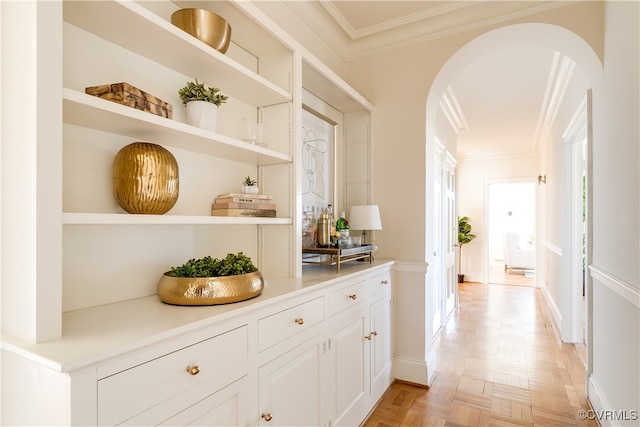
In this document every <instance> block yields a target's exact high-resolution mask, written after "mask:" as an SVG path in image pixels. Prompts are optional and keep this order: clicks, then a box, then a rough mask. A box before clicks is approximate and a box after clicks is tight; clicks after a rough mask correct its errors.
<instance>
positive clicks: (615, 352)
mask: <svg viewBox="0 0 640 427" xmlns="http://www.w3.org/2000/svg"><path fill="white" fill-rule="evenodd" d="M639 28H640V7H639V3H638V2H615V1H611V2H607V5H606V13H605V64H604V91H605V99H604V102H603V105H602V106H601V113H600V114H599V115H597V116H595V117H594V132H595V131H596V130H597V129H596V126H601V127H602V128H600V130H599V131H597V132H595V134H596V136H598V135H600V137H599V139H595V140H594V148H593V219H594V223H593V229H594V230H593V262H592V265H591V269H590V270H591V271H590V272H591V275H592V277H593V284H592V288H591V289H590V290H592V294H593V298H592V301H593V316H592V324H593V328H592V337H591V340H592V341H591V342H592V343H593V346H592V348H593V354H592V362H591V365H592V369H593V374H592V375H591V377H590V381H589V393H590V395H594V396H599V397H600V399H598V400H597V401H595V402H596V408H597V409H598V407H599V408H602V409H610V408H613V409H617V410H627V411H632V410H635V411H636V416H637V415H638V414H639V412H638V411H640V362H639V361H640V284H639V282H640V277H639V276H640V270H639V268H640V262H639V260H640V250H639V247H638V237H639V236H640V228H639V224H638V218H640V210H639V194H640V175H639V168H638V164H639V149H638V145H639V141H640V131H639V129H638V117H640V99H639V98H640V97H639V91H640V88H639V80H640V67H639V65H638V64H639V62H640V42H639V40H640V34H639V31H640V30H639ZM602 425H604V426H607V425H629V426H631V425H634V426H637V425H638V418H637V417H636V419H635V420H631V419H628V420H626V421H624V420H623V421H614V420H607V422H603V423H602Z"/></svg>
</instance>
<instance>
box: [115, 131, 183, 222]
mask: <svg viewBox="0 0 640 427" xmlns="http://www.w3.org/2000/svg"><path fill="white" fill-rule="evenodd" d="M178 191H179V177H178V162H177V161H176V158H175V157H173V154H171V152H170V151H169V150H167V149H166V148H164V147H161V146H160V145H157V144H152V143H150V142H134V143H132V144H129V145H127V146H125V147H123V148H122V149H120V151H118V153H116V156H115V158H114V160H113V193H114V196H115V198H116V200H117V201H118V204H119V205H120V206H121V207H122V209H124V210H125V211H127V212H128V213H130V214H156V215H162V214H164V213H166V212H168V211H169V210H171V208H173V206H174V205H175V204H176V202H177V201H178Z"/></svg>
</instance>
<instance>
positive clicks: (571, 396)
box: [363, 283, 598, 427]
mask: <svg viewBox="0 0 640 427" xmlns="http://www.w3.org/2000/svg"><path fill="white" fill-rule="evenodd" d="M459 291H460V306H459V309H458V310H457V312H456V313H455V314H454V315H453V317H452V318H451V319H450V320H449V323H448V324H447V326H446V327H445V328H444V329H443V330H442V331H441V332H440V334H439V336H438V338H437V340H436V353H437V370H436V377H435V379H434V381H433V384H432V386H431V387H430V388H426V387H421V386H416V385H412V384H407V383H402V382H396V383H394V384H392V385H391V387H390V388H389V389H388V390H387V391H386V393H385V395H384V396H383V398H382V399H381V401H380V402H379V404H378V406H377V407H376V408H375V410H374V411H373V412H372V413H371V414H370V416H369V418H368V419H367V420H366V421H365V422H364V423H363V427H384V426H535V427H537V426H545V427H551V426H562V427H565V426H597V425H598V424H597V423H596V422H595V421H591V420H587V421H582V420H580V419H579V418H578V414H577V413H578V411H579V410H580V409H586V410H588V409H590V408H589V406H588V403H587V400H586V397H585V391H586V384H585V383H586V374H585V367H584V365H583V364H582V362H581V360H580V358H579V357H578V354H577V353H576V350H575V348H574V346H573V345H570V344H564V343H562V342H561V341H560V340H559V339H558V336H557V334H556V332H555V331H554V330H553V326H552V324H551V322H550V320H549V318H548V316H547V311H546V309H544V307H542V306H541V304H543V299H542V295H540V293H539V292H540V291H539V290H537V289H536V288H533V287H523V286H504V285H486V284H480V283H462V284H460V285H459Z"/></svg>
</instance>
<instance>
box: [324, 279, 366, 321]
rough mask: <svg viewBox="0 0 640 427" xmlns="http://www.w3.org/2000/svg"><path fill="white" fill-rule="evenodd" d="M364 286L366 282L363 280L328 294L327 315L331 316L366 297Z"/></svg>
mask: <svg viewBox="0 0 640 427" xmlns="http://www.w3.org/2000/svg"><path fill="white" fill-rule="evenodd" d="M366 286H367V283H366V282H365V281H364V280H363V281H361V282H357V283H354V284H353V285H351V286H347V287H345V288H341V289H340V290H337V291H335V292H332V293H331V294H330V295H329V315H330V316H333V315H334V314H337V313H339V312H341V311H342V310H346V309H347V308H349V307H353V306H355V305H356V304H358V303H359V302H361V301H363V300H365V299H366V298H367V297H368V295H367V287H366Z"/></svg>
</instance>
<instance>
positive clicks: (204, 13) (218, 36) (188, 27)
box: [171, 8, 231, 53]
mask: <svg viewBox="0 0 640 427" xmlns="http://www.w3.org/2000/svg"><path fill="white" fill-rule="evenodd" d="M171 23H172V24H173V25H175V26H176V27H178V28H180V29H181V30H183V31H186V32H187V33H189V34H191V35H192V36H193V37H195V38H197V39H198V40H200V41H201V42H203V43H206V44H207V45H209V46H211V47H212V48H214V49H215V50H217V51H218V52H220V53H226V52H227V49H228V48H229V43H230V42H231V25H230V24H229V23H228V22H227V21H226V20H225V19H224V18H223V17H222V16H220V15H218V14H215V13H213V12H210V11H208V10H205V9H196V8H185V9H180V10H177V11H175V12H173V14H172V15H171Z"/></svg>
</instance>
